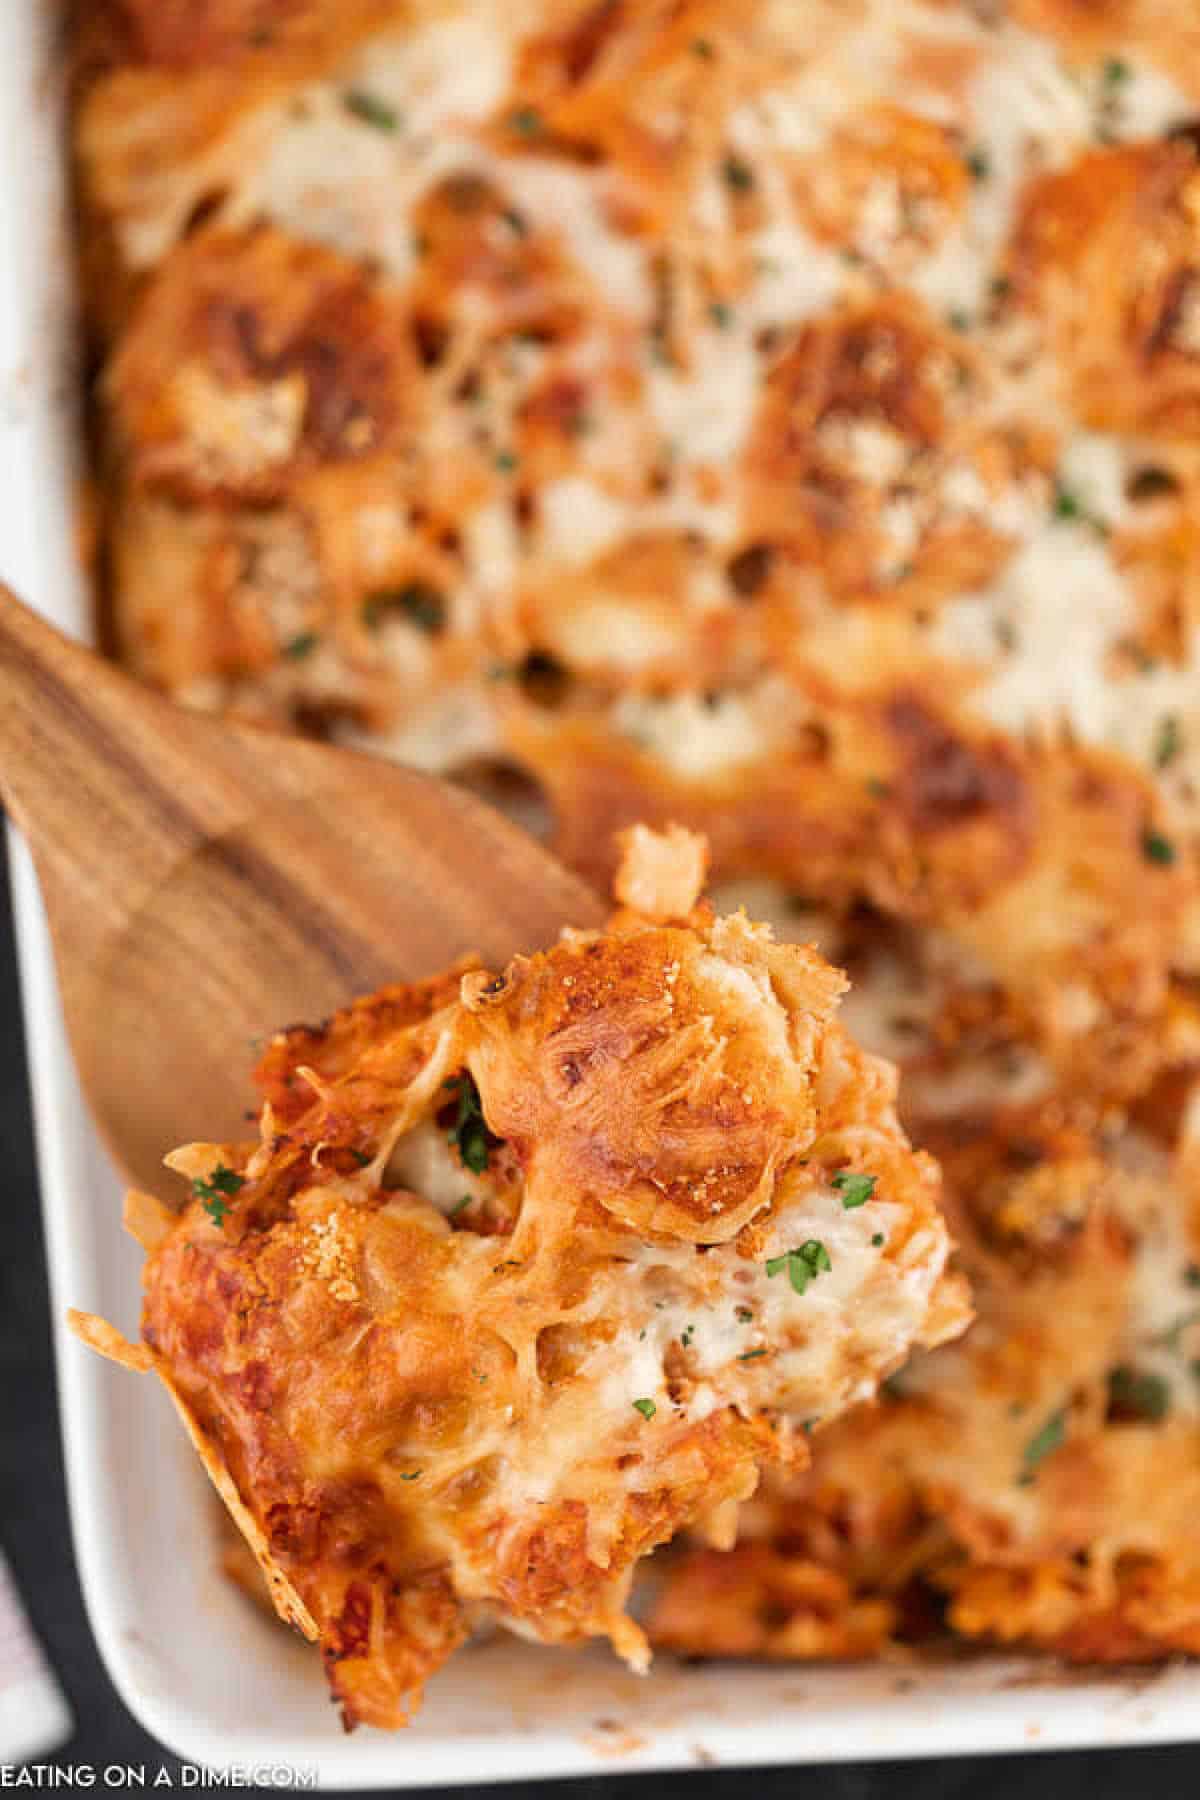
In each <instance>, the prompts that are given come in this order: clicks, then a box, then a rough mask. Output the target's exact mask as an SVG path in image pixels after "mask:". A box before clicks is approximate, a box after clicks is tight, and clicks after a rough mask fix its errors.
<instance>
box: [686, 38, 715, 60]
mask: <svg viewBox="0 0 1200 1800" xmlns="http://www.w3.org/2000/svg"><path fill="white" fill-rule="evenodd" d="M715 54H716V52H715V51H714V49H713V46H712V40H711V39H710V38H702V37H699V38H693V39H692V55H693V56H698V57H700V59H701V60H702V61H703V62H711V61H712V59H713V57H714V55H715Z"/></svg>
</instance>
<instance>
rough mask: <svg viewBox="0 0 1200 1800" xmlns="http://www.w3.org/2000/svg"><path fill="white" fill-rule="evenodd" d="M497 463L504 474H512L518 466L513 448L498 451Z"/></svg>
mask: <svg viewBox="0 0 1200 1800" xmlns="http://www.w3.org/2000/svg"><path fill="white" fill-rule="evenodd" d="M495 463H496V467H497V468H498V469H499V470H500V473H501V474H502V475H511V474H512V472H513V470H514V469H515V468H516V466H517V459H516V456H515V455H514V454H513V452H512V451H511V450H499V451H497V453H496V457H495Z"/></svg>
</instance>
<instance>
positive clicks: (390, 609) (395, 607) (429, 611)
mask: <svg viewBox="0 0 1200 1800" xmlns="http://www.w3.org/2000/svg"><path fill="white" fill-rule="evenodd" d="M362 612H363V623H364V625H365V626H366V628H367V630H368V631H378V630H379V628H380V626H381V625H382V624H383V623H384V622H385V620H386V619H388V618H389V617H392V616H399V617H401V618H405V619H407V620H408V622H409V623H410V624H411V625H415V626H416V627H417V629H418V630H419V631H424V632H427V633H428V634H429V635H430V636H431V637H432V636H433V635H434V634H435V633H436V632H439V631H441V630H442V629H443V628H444V626H445V623H446V602H445V601H444V600H443V598H442V596H441V594H440V593H439V592H438V590H437V588H435V587H433V586H431V585H430V583H429V582H428V581H406V582H405V583H404V584H403V586H401V587H397V588H381V589H380V591H379V592H378V593H376V594H370V595H368V597H367V598H366V599H365V600H364V601H363V609H362Z"/></svg>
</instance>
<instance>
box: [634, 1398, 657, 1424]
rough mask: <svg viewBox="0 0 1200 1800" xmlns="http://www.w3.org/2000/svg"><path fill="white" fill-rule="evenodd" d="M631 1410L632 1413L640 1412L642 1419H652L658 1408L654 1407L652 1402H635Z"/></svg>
mask: <svg viewBox="0 0 1200 1800" xmlns="http://www.w3.org/2000/svg"><path fill="white" fill-rule="evenodd" d="M633 1410H634V1412H640V1413H641V1415H642V1417H643V1419H652V1418H653V1417H654V1415H655V1413H656V1412H657V1411H658V1408H657V1406H655V1404H654V1402H653V1400H635V1401H634V1402H633Z"/></svg>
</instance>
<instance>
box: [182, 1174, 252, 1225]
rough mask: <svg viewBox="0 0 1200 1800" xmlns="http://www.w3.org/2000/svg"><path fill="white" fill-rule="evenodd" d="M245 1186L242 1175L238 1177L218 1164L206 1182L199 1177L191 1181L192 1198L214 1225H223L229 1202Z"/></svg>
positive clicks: (244, 1179)
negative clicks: (197, 1202) (198, 1203)
mask: <svg viewBox="0 0 1200 1800" xmlns="http://www.w3.org/2000/svg"><path fill="white" fill-rule="evenodd" d="M245 1185H246V1178H245V1176H244V1175H238V1174H236V1173H235V1172H234V1170H232V1169H227V1168H226V1167H225V1164H224V1163H218V1164H217V1166H216V1168H215V1169H214V1170H213V1172H212V1174H211V1175H210V1176H209V1178H208V1180H207V1181H204V1180H202V1179H201V1178H200V1177H199V1176H197V1178H196V1180H195V1181H193V1183H192V1197H193V1198H194V1199H196V1200H199V1202H200V1204H201V1206H202V1207H203V1208H204V1210H205V1212H206V1213H207V1214H208V1216H209V1218H210V1219H211V1220H212V1222H213V1224H214V1225H224V1223H225V1214H226V1213H227V1212H228V1211H229V1202H230V1200H231V1199H232V1198H233V1196H234V1195H235V1194H238V1193H240V1192H241V1190H242V1189H243V1188H244V1187H245Z"/></svg>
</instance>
